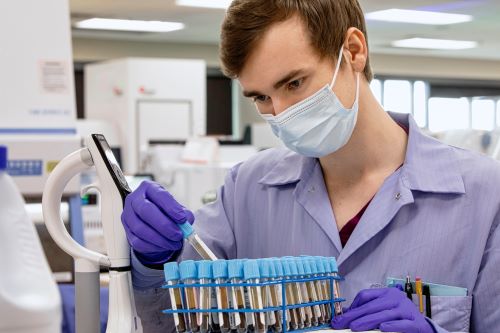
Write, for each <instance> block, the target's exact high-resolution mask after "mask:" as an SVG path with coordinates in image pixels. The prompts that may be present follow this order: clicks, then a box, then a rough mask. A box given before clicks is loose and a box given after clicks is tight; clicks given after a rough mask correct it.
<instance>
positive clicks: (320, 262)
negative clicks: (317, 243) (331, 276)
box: [314, 257, 326, 274]
mask: <svg viewBox="0 0 500 333" xmlns="http://www.w3.org/2000/svg"><path fill="white" fill-rule="evenodd" d="M314 262H315V263H316V267H317V268H318V273H319V274H325V273H326V268H325V264H324V262H323V258H321V257H315V258H314Z"/></svg>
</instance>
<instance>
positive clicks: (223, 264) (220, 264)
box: [212, 259, 228, 279]
mask: <svg viewBox="0 0 500 333" xmlns="http://www.w3.org/2000/svg"><path fill="white" fill-rule="evenodd" d="M212 270H213V274H214V279H227V275H228V274H227V261H226V260H224V259H219V260H216V261H214V262H213V264H212Z"/></svg>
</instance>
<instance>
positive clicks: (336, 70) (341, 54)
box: [330, 46, 344, 89]
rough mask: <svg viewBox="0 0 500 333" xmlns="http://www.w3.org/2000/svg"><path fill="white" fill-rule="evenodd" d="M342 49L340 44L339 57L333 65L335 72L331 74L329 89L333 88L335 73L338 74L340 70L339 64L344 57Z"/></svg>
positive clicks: (335, 78)
mask: <svg viewBox="0 0 500 333" xmlns="http://www.w3.org/2000/svg"><path fill="white" fill-rule="evenodd" d="M343 51H344V47H343V46H342V47H341V48H340V52H339V58H338V60H337V66H336V67H335V74H333V79H332V82H331V83H330V89H332V88H333V86H334V84H335V80H337V75H338V74H339V70H340V64H341V63H342V58H343V57H344V54H343Z"/></svg>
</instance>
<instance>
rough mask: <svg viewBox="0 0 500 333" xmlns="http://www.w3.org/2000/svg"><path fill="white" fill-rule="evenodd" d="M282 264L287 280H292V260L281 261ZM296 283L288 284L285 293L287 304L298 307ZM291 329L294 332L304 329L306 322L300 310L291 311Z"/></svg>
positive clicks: (292, 309) (293, 309)
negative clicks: (295, 290)
mask: <svg viewBox="0 0 500 333" xmlns="http://www.w3.org/2000/svg"><path fill="white" fill-rule="evenodd" d="M281 264H282V265H283V273H284V277H285V280H292V279H293V274H292V270H291V265H290V260H287V259H281ZM294 284H295V283H292V282H286V283H285V293H286V303H287V306H288V305H297V304H298V303H299V301H298V298H297V297H296V295H295V292H294V289H295V286H294ZM290 328H291V329H292V330H296V329H302V328H304V322H303V319H302V316H301V314H300V311H299V309H298V308H291V309H290Z"/></svg>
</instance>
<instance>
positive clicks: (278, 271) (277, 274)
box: [271, 258, 292, 331]
mask: <svg viewBox="0 0 500 333" xmlns="http://www.w3.org/2000/svg"><path fill="white" fill-rule="evenodd" d="M271 261H272V262H273V264H274V273H273V270H271V274H274V280H275V281H282V280H284V279H285V276H284V275H285V274H284V272H283V265H282V264H281V260H280V259H278V258H272V259H271ZM285 292H286V288H285ZM274 294H275V295H276V300H277V304H278V306H283V284H281V283H280V284H276V285H274ZM280 315H281V316H284V315H285V325H286V330H287V331H289V330H290V322H291V320H290V318H291V316H292V314H291V312H290V310H289V309H286V311H285V313H284V314H283V313H282V312H281V311H280ZM280 321H281V322H282V326H283V319H280Z"/></svg>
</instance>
